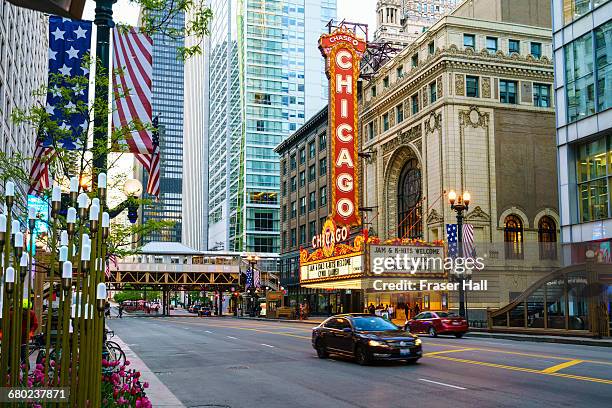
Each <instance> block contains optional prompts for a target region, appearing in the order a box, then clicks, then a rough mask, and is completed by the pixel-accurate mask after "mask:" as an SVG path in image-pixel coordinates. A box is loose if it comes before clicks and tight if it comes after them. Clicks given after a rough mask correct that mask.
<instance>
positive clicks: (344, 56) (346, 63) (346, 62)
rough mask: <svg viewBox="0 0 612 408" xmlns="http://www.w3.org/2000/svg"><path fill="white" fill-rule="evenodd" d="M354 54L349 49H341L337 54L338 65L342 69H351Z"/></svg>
mask: <svg viewBox="0 0 612 408" xmlns="http://www.w3.org/2000/svg"><path fill="white" fill-rule="evenodd" d="M352 59H353V55H352V54H351V53H350V52H348V51H347V50H340V51H338V53H337V54H336V65H338V66H339V67H340V68H342V69H349V68H351V67H352V66H353V64H352V62H351V61H352Z"/></svg>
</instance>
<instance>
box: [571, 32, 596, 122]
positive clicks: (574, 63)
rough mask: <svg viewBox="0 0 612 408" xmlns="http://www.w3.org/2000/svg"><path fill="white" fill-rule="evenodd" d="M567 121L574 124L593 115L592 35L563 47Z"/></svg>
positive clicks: (586, 35)
mask: <svg viewBox="0 0 612 408" xmlns="http://www.w3.org/2000/svg"><path fill="white" fill-rule="evenodd" d="M564 50H565V81H566V86H565V89H566V98H567V119H568V121H569V122H574V121H576V120H579V119H583V118H585V117H587V116H589V115H592V114H594V113H595V82H594V81H595V80H594V75H593V74H594V72H593V71H594V69H595V58H594V57H593V34H592V33H588V34H585V35H583V36H582V37H580V38H577V39H576V40H574V41H573V42H571V43H570V44H568V45H566V46H565V49H564Z"/></svg>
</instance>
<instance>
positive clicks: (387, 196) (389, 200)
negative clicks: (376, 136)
mask: <svg viewBox="0 0 612 408" xmlns="http://www.w3.org/2000/svg"><path fill="white" fill-rule="evenodd" d="M411 159H416V160H417V162H418V167H419V168H421V169H422V163H421V160H420V158H419V156H418V154H417V153H416V152H415V151H414V150H413V149H412V148H411V147H409V146H402V147H400V148H398V149H396V150H395V151H394V152H393V153H392V155H391V157H390V158H389V161H388V163H387V166H386V168H385V178H384V185H383V194H384V201H383V203H384V215H385V216H384V233H383V236H384V237H385V238H387V239H389V238H395V237H397V227H398V208H399V205H398V201H397V199H398V194H397V193H398V191H397V189H398V183H399V181H400V180H399V179H400V175H401V173H402V169H403V168H404V165H405V164H406V163H407V162H408V161H409V160H411ZM422 182H423V176H422V175H421V183H422Z"/></svg>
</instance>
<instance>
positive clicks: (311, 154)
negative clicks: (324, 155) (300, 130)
mask: <svg viewBox="0 0 612 408" xmlns="http://www.w3.org/2000/svg"><path fill="white" fill-rule="evenodd" d="M308 155H309V157H310V158H311V159H312V158H314V157H315V156H316V155H317V147H316V146H315V142H310V143H308Z"/></svg>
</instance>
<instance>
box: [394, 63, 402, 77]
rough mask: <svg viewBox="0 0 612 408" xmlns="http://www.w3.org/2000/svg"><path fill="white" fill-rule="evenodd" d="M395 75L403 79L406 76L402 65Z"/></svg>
mask: <svg viewBox="0 0 612 408" xmlns="http://www.w3.org/2000/svg"><path fill="white" fill-rule="evenodd" d="M395 73H396V74H397V77H398V78H401V77H403V76H404V66H403V65H400V66H399V67H397V69H396V70H395Z"/></svg>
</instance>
